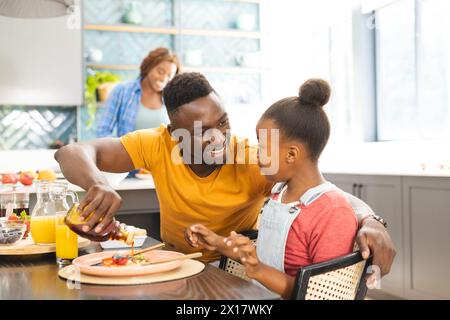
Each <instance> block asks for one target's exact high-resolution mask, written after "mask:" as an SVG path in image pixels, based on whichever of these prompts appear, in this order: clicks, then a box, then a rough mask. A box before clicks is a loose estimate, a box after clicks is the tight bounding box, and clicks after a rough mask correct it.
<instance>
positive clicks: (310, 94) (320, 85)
mask: <svg viewBox="0 0 450 320" xmlns="http://www.w3.org/2000/svg"><path fill="white" fill-rule="evenodd" d="M330 95H331V87H330V85H329V84H328V82H327V81H325V80H322V79H309V80H307V81H306V82H305V83H304V84H302V86H301V87H300V90H299V93H298V96H299V99H300V102H301V104H302V105H308V106H312V107H317V108H320V107H323V106H324V105H326V104H327V103H328V101H329V100H330Z"/></svg>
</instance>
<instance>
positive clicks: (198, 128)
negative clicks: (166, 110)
mask: <svg viewBox="0 0 450 320" xmlns="http://www.w3.org/2000/svg"><path fill="white" fill-rule="evenodd" d="M169 117H170V120H171V124H170V131H171V132H174V131H175V130H177V129H184V130H186V131H187V132H189V135H190V148H184V149H183V158H184V159H190V161H191V163H195V164H213V165H220V164H223V163H225V162H226V154H227V146H228V143H229V139H227V134H226V133H227V130H230V123H229V119H228V114H227V113H226V112H225V109H224V107H223V104H222V102H221V100H220V98H219V97H218V96H217V94H216V93H215V92H211V93H210V94H208V95H207V96H205V97H201V98H198V99H196V100H194V101H192V102H189V103H186V104H184V105H182V106H180V107H179V108H178V109H177V111H176V112H174V113H172V114H170V115H169ZM185 143H186V142H183V145H185ZM200 146H201V148H200ZM189 149H190V150H189Z"/></svg>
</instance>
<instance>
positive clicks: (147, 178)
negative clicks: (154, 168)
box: [136, 173, 153, 180]
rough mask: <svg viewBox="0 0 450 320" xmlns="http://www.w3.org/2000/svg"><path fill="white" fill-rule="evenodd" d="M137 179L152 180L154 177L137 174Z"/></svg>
mask: <svg viewBox="0 0 450 320" xmlns="http://www.w3.org/2000/svg"><path fill="white" fill-rule="evenodd" d="M136 178H138V179H141V180H152V179H153V177H152V175H151V174H142V173H136Z"/></svg>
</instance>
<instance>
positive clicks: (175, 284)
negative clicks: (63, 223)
mask: <svg viewBox="0 0 450 320" xmlns="http://www.w3.org/2000/svg"><path fill="white" fill-rule="evenodd" d="M157 243H159V241H157V240H155V239H152V238H147V240H146V241H145V243H144V245H143V248H145V247H149V246H151V245H154V244H157ZM99 251H102V249H101V246H100V245H99V244H98V243H92V244H91V245H90V246H88V247H86V248H84V249H80V255H84V254H88V253H93V252H99ZM58 271H59V267H58V265H57V264H56V261H55V254H54V253H53V254H46V255H39V256H21V257H17V256H0V300H23V299H28V300H91V299H92V300H98V299H111V300H117V299H127V300H138V299H139V300H141V299H142V300H145V299H149V300H277V299H280V297H279V296H278V295H277V294H275V293H272V292H270V291H268V290H266V289H264V288H263V287H261V286H259V285H257V284H254V283H252V282H250V281H246V280H244V279H241V278H238V277H236V276H234V275H232V274H229V273H227V272H225V271H223V270H221V269H219V268H217V267H215V266H213V265H209V264H207V265H206V267H205V269H204V270H203V271H202V272H201V273H199V274H197V275H194V276H191V277H188V278H185V279H180V280H173V281H168V282H161V283H154V284H146V285H130V286H105V285H87V284H80V285H79V286H78V288H77V287H76V286H75V287H74V286H73V284H71V283H68V282H67V281H66V280H64V279H62V278H60V277H59V276H58Z"/></svg>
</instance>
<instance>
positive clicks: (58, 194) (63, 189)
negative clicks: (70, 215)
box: [50, 181, 78, 216]
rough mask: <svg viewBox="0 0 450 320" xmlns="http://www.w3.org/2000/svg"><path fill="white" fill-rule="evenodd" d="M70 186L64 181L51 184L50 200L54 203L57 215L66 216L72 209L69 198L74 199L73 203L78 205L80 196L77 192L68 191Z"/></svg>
mask: <svg viewBox="0 0 450 320" xmlns="http://www.w3.org/2000/svg"><path fill="white" fill-rule="evenodd" d="M68 188H69V184H68V183H67V182H64V181H55V182H52V183H51V184H50V198H51V200H52V201H53V202H54V205H55V212H56V215H57V216H59V215H62V216H65V215H66V214H67V212H68V211H69V209H70V206H69V204H68V203H67V197H68V196H69V197H70V198H71V199H72V203H78V196H77V194H76V193H75V192H72V191H68Z"/></svg>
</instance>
